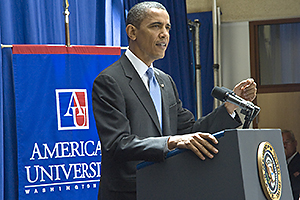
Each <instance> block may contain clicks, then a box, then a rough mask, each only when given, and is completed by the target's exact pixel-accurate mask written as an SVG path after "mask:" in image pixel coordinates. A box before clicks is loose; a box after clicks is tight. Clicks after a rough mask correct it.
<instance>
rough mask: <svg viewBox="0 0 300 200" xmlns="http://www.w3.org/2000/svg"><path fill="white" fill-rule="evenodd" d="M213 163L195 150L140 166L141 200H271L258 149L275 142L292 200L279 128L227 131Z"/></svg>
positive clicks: (285, 194) (286, 195)
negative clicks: (266, 187) (262, 181)
mask: <svg viewBox="0 0 300 200" xmlns="http://www.w3.org/2000/svg"><path fill="white" fill-rule="evenodd" d="M218 140H219V144H218V145H216V147H217V148H218V149H219V153H218V154H217V155H216V156H215V157H214V158H213V159H209V158H207V159H206V160H205V161H202V160H200V159H199V158H198V157H197V156H196V155H195V154H194V153H193V152H191V151H189V150H185V151H178V153H177V154H174V155H171V156H169V157H168V158H167V159H166V160H165V161H164V162H161V163H153V164H149V163H148V164H146V165H143V163H142V165H140V166H142V167H138V170H137V199H138V200H146V199H155V200H168V199H172V200H177V199H178V200H202V199H203V200H227V199H228V200H243V199H246V200H265V199H272V198H273V197H272V198H270V197H268V196H266V195H265V194H264V191H263V187H262V186H261V179H260V175H259V173H260V172H259V168H258V159H257V156H258V155H257V154H258V147H259V144H260V143H261V142H265V141H267V142H269V143H270V144H271V145H272V147H273V148H274V149H275V152H276V155H277V158H278V162H279V166H280V172H281V182H280V184H281V195H280V196H281V197H280V199H282V200H292V192H291V188H290V181H289V177H288V172H287V166H286V161H285V155H284V150H283V143H282V136H281V131H280V130H279V129H241V130H236V129H234V130H226V131H225V132H224V136H223V137H221V138H219V139H218Z"/></svg>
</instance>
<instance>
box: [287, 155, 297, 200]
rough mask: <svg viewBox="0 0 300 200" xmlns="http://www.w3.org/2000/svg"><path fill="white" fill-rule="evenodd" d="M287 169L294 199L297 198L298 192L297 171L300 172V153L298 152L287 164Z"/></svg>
mask: <svg viewBox="0 0 300 200" xmlns="http://www.w3.org/2000/svg"><path fill="white" fill-rule="evenodd" d="M288 171H289V176H290V181H291V185H292V191H293V196H294V199H297V200H298V199H299V194H300V175H298V176H297V172H298V173H300V154H299V153H298V152H297V154H296V156H295V157H294V158H293V159H292V160H291V162H290V163H289V164H288ZM295 173H296V174H295Z"/></svg>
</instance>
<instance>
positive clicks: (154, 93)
mask: <svg viewBox="0 0 300 200" xmlns="http://www.w3.org/2000/svg"><path fill="white" fill-rule="evenodd" d="M146 74H147V76H148V78H149V92H150V95H151V98H152V101H153V103H154V105H155V109H156V113H157V116H158V119H159V124H160V128H162V122H161V120H162V115H161V93H160V88H159V84H158V82H157V80H156V78H155V76H154V71H153V68H151V67H149V68H148V70H147V71H146Z"/></svg>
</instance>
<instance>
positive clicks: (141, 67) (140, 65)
mask: <svg viewBox="0 0 300 200" xmlns="http://www.w3.org/2000/svg"><path fill="white" fill-rule="evenodd" d="M125 55H126V56H127V58H128V59H129V61H130V62H131V63H132V65H133V67H134V68H135V70H136V71H137V72H138V74H139V76H140V77H142V76H143V75H144V74H145V73H146V71H147V69H148V66H147V65H146V64H145V63H144V62H143V61H141V60H140V59H139V58H138V57H136V55H134V54H133V53H132V51H130V50H129V48H127V50H126V52H125ZM150 67H153V64H152V63H151V65H150Z"/></svg>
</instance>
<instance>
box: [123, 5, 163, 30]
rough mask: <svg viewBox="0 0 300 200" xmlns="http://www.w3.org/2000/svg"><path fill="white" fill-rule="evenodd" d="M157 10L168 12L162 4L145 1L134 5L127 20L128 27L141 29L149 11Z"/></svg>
mask: <svg viewBox="0 0 300 200" xmlns="http://www.w3.org/2000/svg"><path fill="white" fill-rule="evenodd" d="M151 8H157V9H162V10H167V9H166V8H165V7H164V6H163V5H162V4H161V3H158V2H155V1H144V2H141V3H138V4H136V5H134V6H133V7H132V8H131V9H130V10H129V12H128V14H127V18H126V26H127V25H128V24H132V25H133V26H135V27H136V28H140V25H141V23H142V21H143V20H144V19H145V18H146V16H147V13H148V10H149V9H151Z"/></svg>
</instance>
